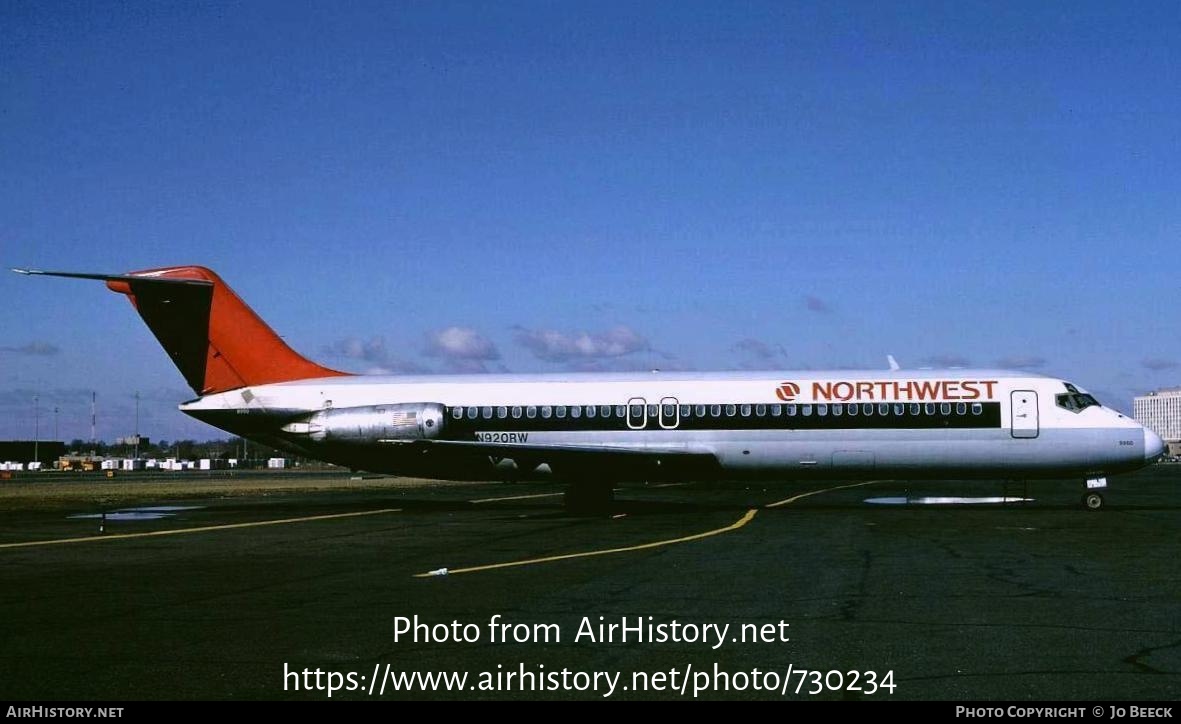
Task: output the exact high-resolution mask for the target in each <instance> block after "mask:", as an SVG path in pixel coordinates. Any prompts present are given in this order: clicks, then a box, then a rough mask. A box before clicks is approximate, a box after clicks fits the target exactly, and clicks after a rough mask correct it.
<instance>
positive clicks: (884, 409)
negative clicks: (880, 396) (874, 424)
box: [878, 402, 890, 415]
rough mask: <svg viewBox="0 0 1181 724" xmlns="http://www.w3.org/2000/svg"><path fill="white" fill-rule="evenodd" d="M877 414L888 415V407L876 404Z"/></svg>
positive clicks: (883, 404)
mask: <svg viewBox="0 0 1181 724" xmlns="http://www.w3.org/2000/svg"><path fill="white" fill-rule="evenodd" d="M878 414H879V415H889V414H890V406H889V405H887V404H886V403H884V402H882V403H880V404H878Z"/></svg>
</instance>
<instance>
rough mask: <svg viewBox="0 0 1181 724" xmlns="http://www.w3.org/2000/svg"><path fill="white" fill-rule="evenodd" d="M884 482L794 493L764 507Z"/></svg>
mask: <svg viewBox="0 0 1181 724" xmlns="http://www.w3.org/2000/svg"><path fill="white" fill-rule="evenodd" d="M884 482H886V481H885V480H867V481H865V482H864V483H850V484H849V485H838V486H836V487H835V488H823V489H821V490H810V491H808V492H807V493H800V494H799V495H793V496H791V497H790V498H784V499H783V500H777V501H775V502H774V503H768V504H766V505H764V506H763V507H764V508H780V507H783V506H785V505H791V504H792V503H794V502H796V501H797V500H802V499H804V498H810V497H812V496H813V495H820V494H821V493H831V492H832V491H834V490H844V489H845V488H860V487H861V486H863V485H873V484H874V483H884Z"/></svg>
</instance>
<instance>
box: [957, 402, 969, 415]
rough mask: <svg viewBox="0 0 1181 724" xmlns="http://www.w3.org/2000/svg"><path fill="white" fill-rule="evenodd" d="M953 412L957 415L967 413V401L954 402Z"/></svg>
mask: <svg viewBox="0 0 1181 724" xmlns="http://www.w3.org/2000/svg"><path fill="white" fill-rule="evenodd" d="M955 414H957V415H966V414H968V403H966V402H957V403H955Z"/></svg>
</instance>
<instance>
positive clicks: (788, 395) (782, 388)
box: [775, 382, 800, 402]
mask: <svg viewBox="0 0 1181 724" xmlns="http://www.w3.org/2000/svg"><path fill="white" fill-rule="evenodd" d="M798 394H800V386H799V385H797V384H796V383H794V382H784V383H782V384H781V385H779V386H778V387H776V388H775V396H776V397H778V398H779V399H781V400H783V401H784V402H791V401H792V400H794V399H795V398H796V395H798Z"/></svg>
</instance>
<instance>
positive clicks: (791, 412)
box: [787, 404, 812, 417]
mask: <svg viewBox="0 0 1181 724" xmlns="http://www.w3.org/2000/svg"><path fill="white" fill-rule="evenodd" d="M804 407H807V408H808V411H807V412H805V413H804V414H805V415H811V414H812V408H811V407H809V406H808V405H804ZM787 416H788V417H795V416H796V406H795V405H794V404H793V405H788V406H787Z"/></svg>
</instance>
